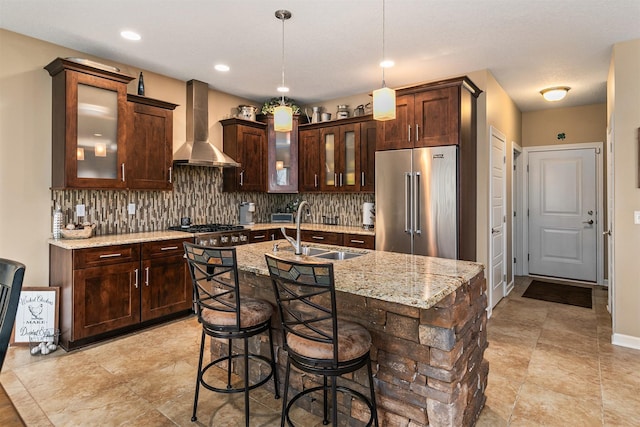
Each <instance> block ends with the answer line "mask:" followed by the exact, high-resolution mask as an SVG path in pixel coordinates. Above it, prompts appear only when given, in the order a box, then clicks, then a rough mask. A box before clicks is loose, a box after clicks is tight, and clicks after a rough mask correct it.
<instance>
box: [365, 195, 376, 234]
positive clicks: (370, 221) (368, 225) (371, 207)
mask: <svg viewBox="0 0 640 427" xmlns="http://www.w3.org/2000/svg"><path fill="white" fill-rule="evenodd" d="M375 216H376V208H375V204H374V203H371V202H365V203H363V204H362V228H364V229H365V230H371V229H373V228H374V222H375Z"/></svg>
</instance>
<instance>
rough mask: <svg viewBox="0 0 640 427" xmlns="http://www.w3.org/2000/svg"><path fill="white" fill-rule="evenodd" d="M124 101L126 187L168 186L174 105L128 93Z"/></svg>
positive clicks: (171, 177) (170, 167)
mask: <svg viewBox="0 0 640 427" xmlns="http://www.w3.org/2000/svg"><path fill="white" fill-rule="evenodd" d="M127 101H128V102H127V109H128V114H127V117H128V119H129V123H128V125H127V161H126V168H125V181H126V182H127V187H128V188H135V189H146V190H150V189H154V190H171V189H172V187H173V168H172V164H173V110H174V109H175V108H176V107H177V105H176V104H171V103H169V102H164V101H158V100H156V99H151V98H146V97H144V96H137V95H131V94H129V95H127Z"/></svg>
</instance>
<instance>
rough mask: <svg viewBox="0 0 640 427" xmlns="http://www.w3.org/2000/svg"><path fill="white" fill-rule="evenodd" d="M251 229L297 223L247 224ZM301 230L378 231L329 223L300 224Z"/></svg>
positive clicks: (373, 233) (291, 225)
mask: <svg viewBox="0 0 640 427" xmlns="http://www.w3.org/2000/svg"><path fill="white" fill-rule="evenodd" d="M245 227H246V228H248V229H249V230H254V231H258V230H268V229H272V228H280V227H284V228H286V229H291V230H295V228H296V225H295V224H294V223H293V222H267V223H259V224H253V225H245ZM300 229H301V230H313V231H330V232H333V233H345V234H362V235H366V236H375V235H376V233H375V231H374V230H371V229H364V228H362V227H355V226H349V225H327V224H305V223H304V222H303V223H302V224H300Z"/></svg>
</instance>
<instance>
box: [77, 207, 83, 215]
mask: <svg viewBox="0 0 640 427" xmlns="http://www.w3.org/2000/svg"><path fill="white" fill-rule="evenodd" d="M76 216H78V217H84V205H76Z"/></svg>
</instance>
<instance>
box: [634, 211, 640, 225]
mask: <svg viewBox="0 0 640 427" xmlns="http://www.w3.org/2000/svg"><path fill="white" fill-rule="evenodd" d="M633 223H634V224H639V225H640V211H634V212H633Z"/></svg>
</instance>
